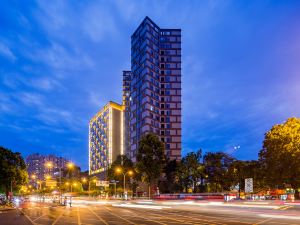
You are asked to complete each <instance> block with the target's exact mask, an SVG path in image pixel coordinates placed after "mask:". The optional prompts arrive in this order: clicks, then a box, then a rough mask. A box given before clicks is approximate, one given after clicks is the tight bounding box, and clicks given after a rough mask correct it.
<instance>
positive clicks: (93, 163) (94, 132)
mask: <svg viewBox="0 0 300 225" xmlns="http://www.w3.org/2000/svg"><path fill="white" fill-rule="evenodd" d="M123 125H124V115H123V106H122V105H119V104H117V103H115V102H112V101H110V102H109V103H108V104H107V105H105V106H104V107H103V108H102V109H101V110H100V111H99V112H98V113H97V114H96V115H95V116H94V117H93V118H92V119H91V120H90V122H89V174H90V175H92V174H100V176H105V171H106V170H107V169H108V167H109V166H110V165H111V163H112V162H113V161H114V160H115V159H116V157H117V156H118V155H120V154H124V135H123V134H124V126H123Z"/></svg>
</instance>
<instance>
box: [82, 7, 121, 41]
mask: <svg viewBox="0 0 300 225" xmlns="http://www.w3.org/2000/svg"><path fill="white" fill-rule="evenodd" d="M105 8H106V7H105V6H104V5H103V4H102V5H101V4H92V5H89V6H88V7H87V8H86V9H85V10H84V13H83V15H82V20H81V21H82V23H81V26H82V30H83V31H84V32H85V34H87V35H88V37H90V39H91V40H92V41H94V42H99V41H102V40H103V39H104V38H106V37H116V36H117V35H118V29H117V26H116V22H115V20H114V18H113V17H112V15H111V14H110V13H109V12H108V10H106V9H105ZM87 21H88V22H87Z"/></svg>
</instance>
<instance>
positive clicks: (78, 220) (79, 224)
mask: <svg viewBox="0 0 300 225" xmlns="http://www.w3.org/2000/svg"><path fill="white" fill-rule="evenodd" d="M77 222H78V225H81V220H80V214H79V208H78V207H77Z"/></svg>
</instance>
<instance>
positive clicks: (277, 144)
mask: <svg viewBox="0 0 300 225" xmlns="http://www.w3.org/2000/svg"><path fill="white" fill-rule="evenodd" d="M259 161H260V162H261V164H262V167H263V169H264V171H265V176H266V183H267V184H268V185H269V186H270V187H284V186H285V185H286V184H289V185H291V186H292V187H293V188H294V189H295V190H296V191H298V187H299V186H300V179H299V174H300V118H289V119H288V120H287V121H286V122H284V123H283V124H277V125H274V126H273V127H272V128H271V130H270V131H268V132H267V133H266V134H265V139H264V142H263V149H262V150H261V151H260V153H259ZM296 197H298V196H297V195H296Z"/></svg>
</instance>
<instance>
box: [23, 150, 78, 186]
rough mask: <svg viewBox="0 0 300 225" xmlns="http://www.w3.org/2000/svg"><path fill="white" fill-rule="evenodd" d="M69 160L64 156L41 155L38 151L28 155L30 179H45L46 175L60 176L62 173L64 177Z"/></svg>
mask: <svg viewBox="0 0 300 225" xmlns="http://www.w3.org/2000/svg"><path fill="white" fill-rule="evenodd" d="M69 162H70V161H69V160H67V159H66V158H63V157H59V156H55V155H41V154H38V153H35V154H31V155H28V156H27V158H26V165H27V172H28V175H29V178H30V180H31V179H36V180H45V179H46V176H50V177H51V178H59V177H60V174H61V176H62V177H63V176H64V171H65V169H66V168H67V166H68V163H69ZM79 173H80V171H79Z"/></svg>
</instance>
